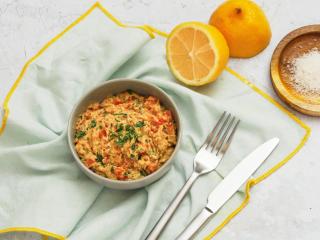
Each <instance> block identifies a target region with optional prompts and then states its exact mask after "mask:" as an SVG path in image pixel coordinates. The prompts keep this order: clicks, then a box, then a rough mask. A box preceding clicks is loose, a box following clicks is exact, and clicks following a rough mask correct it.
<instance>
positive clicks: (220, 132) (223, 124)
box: [211, 113, 231, 151]
mask: <svg viewBox="0 0 320 240" xmlns="http://www.w3.org/2000/svg"><path fill="white" fill-rule="evenodd" d="M230 117H231V114H230V113H229V114H228V116H227V118H226V119H225V120H224V121H223V123H222V126H221V128H220V129H219V131H218V133H217V135H216V136H215V137H214V139H213V141H212V143H211V151H213V149H214V147H215V146H216V143H217V142H218V139H219V138H220V137H221V134H222V133H223V130H224V128H225V127H226V124H227V123H228V122H229V119H230Z"/></svg>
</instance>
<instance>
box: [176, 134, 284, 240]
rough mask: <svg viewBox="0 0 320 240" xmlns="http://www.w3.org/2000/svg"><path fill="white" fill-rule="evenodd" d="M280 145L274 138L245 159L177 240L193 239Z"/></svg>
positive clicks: (211, 196)
mask: <svg viewBox="0 0 320 240" xmlns="http://www.w3.org/2000/svg"><path fill="white" fill-rule="evenodd" d="M278 144H279V139H278V138H272V139H270V140H268V141H266V142H265V143H263V144H262V145H260V146H259V147H257V148H256V149H255V150H254V151H253V152H251V153H250V154H249V155H248V156H247V157H245V158H244V159H243V160H242V161H241V162H240V163H239V164H238V165H237V166H236V167H235V168H234V169H233V170H232V171H231V172H230V173H229V174H228V175H227V176H226V177H225V178H224V179H223V180H222V182H221V183H220V184H219V185H218V186H217V187H216V188H215V189H214V190H213V191H212V192H211V193H210V195H209V197H208V203H207V205H206V207H205V208H204V209H202V211H201V212H200V214H198V215H197V216H196V217H195V218H194V219H193V220H192V221H191V223H190V224H189V225H188V226H187V228H186V229H185V230H184V231H183V232H182V233H181V234H180V235H179V236H178V237H177V239H176V240H187V239H191V238H192V237H193V236H194V234H195V233H196V232H197V230H198V229H199V228H201V226H202V225H204V223H205V222H206V221H207V220H208V219H209V218H210V217H212V216H213V215H214V214H215V213H216V212H217V211H218V210H219V209H220V208H221V207H222V206H223V205H224V204H225V203H226V202H227V201H228V200H229V199H230V198H231V197H232V196H233V194H235V193H236V192H237V190H238V189H239V188H240V187H241V185H242V184H244V183H245V182H246V180H248V179H249V178H250V176H251V175H252V174H253V173H254V172H255V171H256V170H257V169H258V168H259V166H260V165H261V164H262V163H263V162H264V161H265V160H266V159H267V158H268V156H269V155H270V154H271V153H272V152H273V150H274V149H275V148H276V147H277V145H278Z"/></svg>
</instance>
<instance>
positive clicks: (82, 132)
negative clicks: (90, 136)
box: [75, 131, 86, 138]
mask: <svg viewBox="0 0 320 240" xmlns="http://www.w3.org/2000/svg"><path fill="white" fill-rule="evenodd" d="M85 135H86V132H85V131H77V132H76V133H75V138H82V137H84V136H85Z"/></svg>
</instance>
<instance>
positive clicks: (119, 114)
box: [113, 113, 128, 116]
mask: <svg viewBox="0 0 320 240" xmlns="http://www.w3.org/2000/svg"><path fill="white" fill-rule="evenodd" d="M113 115H115V116H127V115H128V114H126V113H114V114H113Z"/></svg>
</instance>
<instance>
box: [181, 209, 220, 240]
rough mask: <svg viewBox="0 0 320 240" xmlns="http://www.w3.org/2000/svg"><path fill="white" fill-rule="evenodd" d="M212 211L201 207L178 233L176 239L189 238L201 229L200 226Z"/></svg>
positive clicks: (186, 239) (184, 239)
mask: <svg viewBox="0 0 320 240" xmlns="http://www.w3.org/2000/svg"><path fill="white" fill-rule="evenodd" d="M213 214H214V213H213V212H211V211H210V210H209V209H208V208H204V209H202V211H201V212H200V213H199V214H198V215H197V216H196V217H195V218H194V219H192V221H191V222H190V223H189V225H188V226H187V227H186V228H185V229H184V230H183V232H181V233H180V234H179V236H178V237H177V238H176V240H189V239H192V237H193V236H194V235H195V234H196V232H197V231H198V230H199V229H201V227H202V226H203V225H204V224H205V223H206V222H207V221H208V219H209V218H210V217H211V216H212V215H213Z"/></svg>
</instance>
